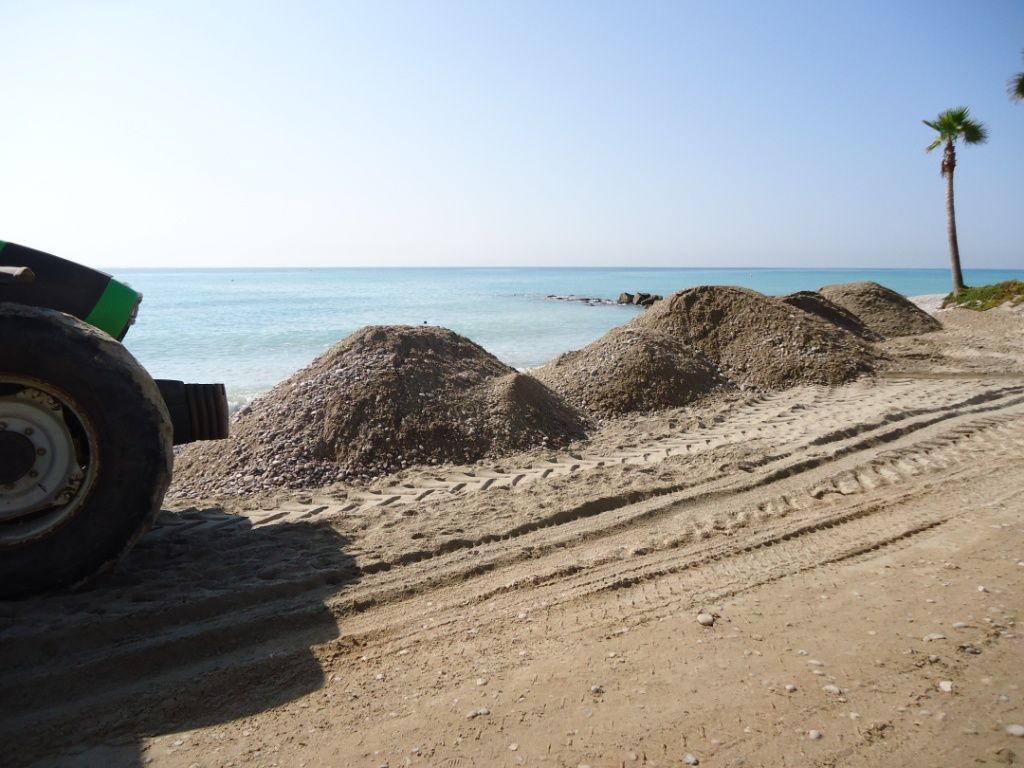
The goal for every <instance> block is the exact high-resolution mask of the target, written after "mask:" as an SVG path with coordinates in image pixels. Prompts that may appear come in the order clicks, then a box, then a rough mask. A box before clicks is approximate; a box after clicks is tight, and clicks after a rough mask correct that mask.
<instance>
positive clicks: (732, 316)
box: [630, 285, 873, 390]
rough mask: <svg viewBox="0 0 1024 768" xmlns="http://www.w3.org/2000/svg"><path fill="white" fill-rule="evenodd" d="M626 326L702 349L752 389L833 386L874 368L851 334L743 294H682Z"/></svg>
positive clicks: (714, 290)
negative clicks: (649, 329)
mask: <svg viewBox="0 0 1024 768" xmlns="http://www.w3.org/2000/svg"><path fill="white" fill-rule="evenodd" d="M630 324H631V325H634V326H636V327H640V328H652V329H655V330H659V331H662V332H664V333H667V334H670V335H672V336H674V337H675V338H677V339H678V340H679V341H681V342H683V343H684V344H687V345H689V346H692V347H695V348H697V349H699V350H700V351H701V352H703V353H704V355H705V356H706V357H707V358H708V359H709V360H710V361H711V362H712V363H714V364H715V365H717V366H718V369H719V370H720V371H721V372H722V373H724V374H725V375H726V376H727V377H728V378H729V379H731V380H732V381H733V382H735V383H736V384H740V385H743V386H744V387H750V388H753V389H760V390H771V389H782V388H784V387H789V386H794V385H797V384H808V383H817V384H838V383H841V382H844V381H849V380H850V379H853V378H855V377H856V376H858V375H860V374H862V373H865V372H868V371H871V370H872V368H873V361H872V353H871V351H870V350H869V349H868V347H867V345H865V344H864V343H863V342H862V341H861V340H860V339H858V338H856V337H855V336H854V335H853V334H851V333H848V332H847V331H845V330H843V329H841V328H837V327H836V326H834V325H832V324H830V323H827V322H825V321H824V320H822V319H821V318H819V317H816V316H815V315H811V314H808V313H807V312H804V311H802V310H799V309H796V308H795V307H792V306H789V305H788V304H785V303H783V302H781V301H778V300H777V299H773V298H769V297H767V296H764V295H763V294H760V293H757V292H756V291H751V290H749V289H747V288H738V287H734V286H717V285H705V286H700V287H697V288H689V289H687V290H684V291H679V292H678V293H676V294H674V295H673V296H670V297H669V298H667V299H665V300H663V301H659V302H658V303H657V304H655V305H654V306H652V307H651V308H650V309H648V310H647V312H646V313H645V314H643V315H641V316H639V317H637V318H635V319H634V320H633V321H631V323H630Z"/></svg>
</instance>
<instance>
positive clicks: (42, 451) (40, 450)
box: [36, 448, 46, 456]
mask: <svg viewBox="0 0 1024 768" xmlns="http://www.w3.org/2000/svg"><path fill="white" fill-rule="evenodd" d="M45 455H46V449H45V448H36V456H45Z"/></svg>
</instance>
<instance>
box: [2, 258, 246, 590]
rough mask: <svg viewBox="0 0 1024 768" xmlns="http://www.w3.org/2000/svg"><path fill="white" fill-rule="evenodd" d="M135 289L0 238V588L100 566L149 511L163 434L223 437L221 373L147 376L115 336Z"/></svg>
mask: <svg viewBox="0 0 1024 768" xmlns="http://www.w3.org/2000/svg"><path fill="white" fill-rule="evenodd" d="M141 300H142V296H141V294H139V293H137V292H136V291H134V290H132V289H131V288H130V287H128V286H127V285H125V284H124V283H121V282H119V281H117V280H115V279H113V278H112V277H111V276H110V275H107V274H104V273H103V272H100V271H98V270H94V269H90V268H88V267H85V266H82V265H80V264H76V263H74V262H71V261H67V260H65V259H61V258H58V257H57V256H52V255H50V254H48V253H43V252H41V251H37V250H33V249H31V248H26V247H24V246H20V245H15V244H14V243H5V242H3V241H0V599H12V598H20V597H24V596H27V595H32V594H37V593H40V592H47V591H51V590H56V589H61V588H68V587H76V586H78V585H80V584H82V583H83V582H86V581H87V580H89V579H90V578H91V577H93V576H95V575H96V574H99V573H102V572H104V571H107V570H110V569H112V568H113V567H114V565H115V564H116V563H117V561H118V560H119V559H120V558H121V557H123V556H124V555H125V554H126V553H127V552H128V551H129V550H130V549H131V547H132V545H133V544H134V543H135V542H136V541H138V539H139V538H140V537H141V536H142V535H143V534H144V533H145V532H146V531H147V530H148V529H149V528H150V526H151V525H152V524H153V521H154V520H155V518H156V516H157V514H158V513H159V512H160V505H161V503H162V502H163V498H164V494H165V493H166V491H167V486H168V484H169V483H170V480H171V470H172V465H173V460H174V455H173V447H172V446H174V445H180V444H183V443H189V442H193V441H196V440H217V439H222V438H225V437H227V435H228V405H227V397H226V395H225V391H224V385H223V384H185V383H183V382H181V381H173V380H163V379H161V380H154V379H153V378H152V377H151V376H150V375H149V374H148V373H147V372H146V370H145V369H144V368H143V367H142V366H141V365H140V364H139V362H138V361H137V360H136V359H135V358H134V357H133V356H132V355H131V353H129V352H128V350H127V349H125V347H124V346H123V345H122V344H121V341H122V340H123V339H124V336H125V334H126V333H127V332H128V329H129V328H130V327H131V325H132V323H133V322H134V321H135V317H136V313H137V312H138V308H139V303H140V301H141Z"/></svg>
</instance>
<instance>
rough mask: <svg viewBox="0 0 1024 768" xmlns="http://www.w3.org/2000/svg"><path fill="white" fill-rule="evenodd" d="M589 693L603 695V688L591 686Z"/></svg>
mask: <svg viewBox="0 0 1024 768" xmlns="http://www.w3.org/2000/svg"><path fill="white" fill-rule="evenodd" d="M590 692H591V693H604V688H603V687H601V686H600V685H592V686H590Z"/></svg>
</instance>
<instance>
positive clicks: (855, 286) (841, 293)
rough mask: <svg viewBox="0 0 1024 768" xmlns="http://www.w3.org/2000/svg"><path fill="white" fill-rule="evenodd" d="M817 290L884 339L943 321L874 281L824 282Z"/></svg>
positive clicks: (932, 328)
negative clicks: (825, 283) (833, 283)
mask: <svg viewBox="0 0 1024 768" xmlns="http://www.w3.org/2000/svg"><path fill="white" fill-rule="evenodd" d="M818 293H820V294H821V295H822V296H824V297H825V298H826V299H828V300H829V301H831V302H832V303H834V304H838V305H839V306H841V307H843V308H844V309H846V310H848V311H849V312H852V313H853V314H854V315H856V316H857V318H859V319H860V321H861V323H863V324H864V326H865V327H867V328H868V329H870V330H871V331H873V332H875V333H877V334H878V335H880V336H882V337H884V338H890V337H892V336H913V335H916V334H919V333H928V332H929V331H937V330H939V329H940V328H942V324H941V323H940V322H939V321H938V320H936V319H935V318H934V317H932V316H931V315H929V314H928V313H927V312H925V311H924V310H922V309H921V308H920V307H918V306H917V305H916V304H914V303H913V302H912V301H910V300H909V299H907V298H905V297H903V296H901V295H900V294H898V293H896V291H893V290H890V289H888V288H886V287H885V286H884V285H879V284H878V283H873V282H863V283H841V284H839V285H826V286H823V287H821V288H819V289H818Z"/></svg>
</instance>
